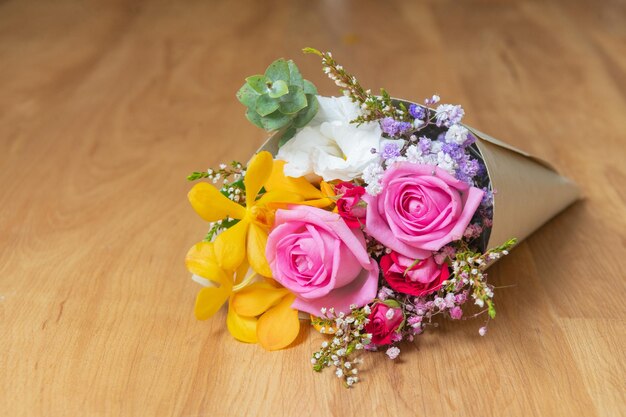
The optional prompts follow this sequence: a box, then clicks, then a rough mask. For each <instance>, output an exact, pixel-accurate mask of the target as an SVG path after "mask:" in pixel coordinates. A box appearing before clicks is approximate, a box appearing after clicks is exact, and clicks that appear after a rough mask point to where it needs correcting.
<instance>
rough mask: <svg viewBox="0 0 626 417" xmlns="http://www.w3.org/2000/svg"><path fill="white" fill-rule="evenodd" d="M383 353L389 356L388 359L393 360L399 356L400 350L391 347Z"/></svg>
mask: <svg viewBox="0 0 626 417" xmlns="http://www.w3.org/2000/svg"><path fill="white" fill-rule="evenodd" d="M385 353H386V354H387V356H389V359H395V358H397V357H398V355H400V349H398V348H397V347H395V346H392V347H390V348H389V349H387V352H385Z"/></svg>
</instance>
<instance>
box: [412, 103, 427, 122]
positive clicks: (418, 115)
mask: <svg viewBox="0 0 626 417" xmlns="http://www.w3.org/2000/svg"><path fill="white" fill-rule="evenodd" d="M409 114H410V115H411V116H412V117H413V118H414V119H419V120H424V119H425V118H426V109H425V108H424V107H422V106H418V105H417V104H411V105H410V106H409Z"/></svg>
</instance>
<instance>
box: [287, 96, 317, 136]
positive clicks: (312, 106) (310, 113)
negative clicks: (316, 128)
mask: <svg viewBox="0 0 626 417" xmlns="http://www.w3.org/2000/svg"><path fill="white" fill-rule="evenodd" d="M306 98H307V107H306V109H305V110H303V111H301V112H300V113H298V115H297V116H296V118H295V119H294V120H293V125H294V126H295V127H298V128H300V127H304V126H306V125H307V124H308V123H309V122H310V121H311V120H313V118H314V117H315V115H316V114H317V111H318V110H319V104H318V102H317V97H315V96H314V95H313V94H307V95H306Z"/></svg>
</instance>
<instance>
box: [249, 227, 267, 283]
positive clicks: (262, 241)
mask: <svg viewBox="0 0 626 417" xmlns="http://www.w3.org/2000/svg"><path fill="white" fill-rule="evenodd" d="M247 246H248V262H250V266H251V267H252V269H254V270H255V271H256V272H257V273H258V274H261V275H263V276H264V277H271V276H272V270H271V269H270V265H269V264H268V263H267V258H266V257H265V247H266V246H267V232H266V231H265V230H264V229H263V228H261V227H260V226H258V225H256V224H254V223H250V229H249V230H248V242H247Z"/></svg>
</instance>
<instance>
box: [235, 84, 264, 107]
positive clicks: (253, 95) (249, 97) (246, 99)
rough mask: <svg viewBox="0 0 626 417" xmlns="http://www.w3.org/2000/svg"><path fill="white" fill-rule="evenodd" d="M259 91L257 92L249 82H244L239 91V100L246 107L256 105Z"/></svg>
mask: <svg viewBox="0 0 626 417" xmlns="http://www.w3.org/2000/svg"><path fill="white" fill-rule="evenodd" d="M258 98H259V93H257V92H256V91H255V90H254V89H253V88H252V87H250V85H249V84H248V83H246V84H244V85H243V86H242V87H241V88H240V89H239V91H237V100H239V101H240V102H241V103H242V104H243V105H244V106H246V107H254V106H255V104H256V101H257V99H258Z"/></svg>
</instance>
